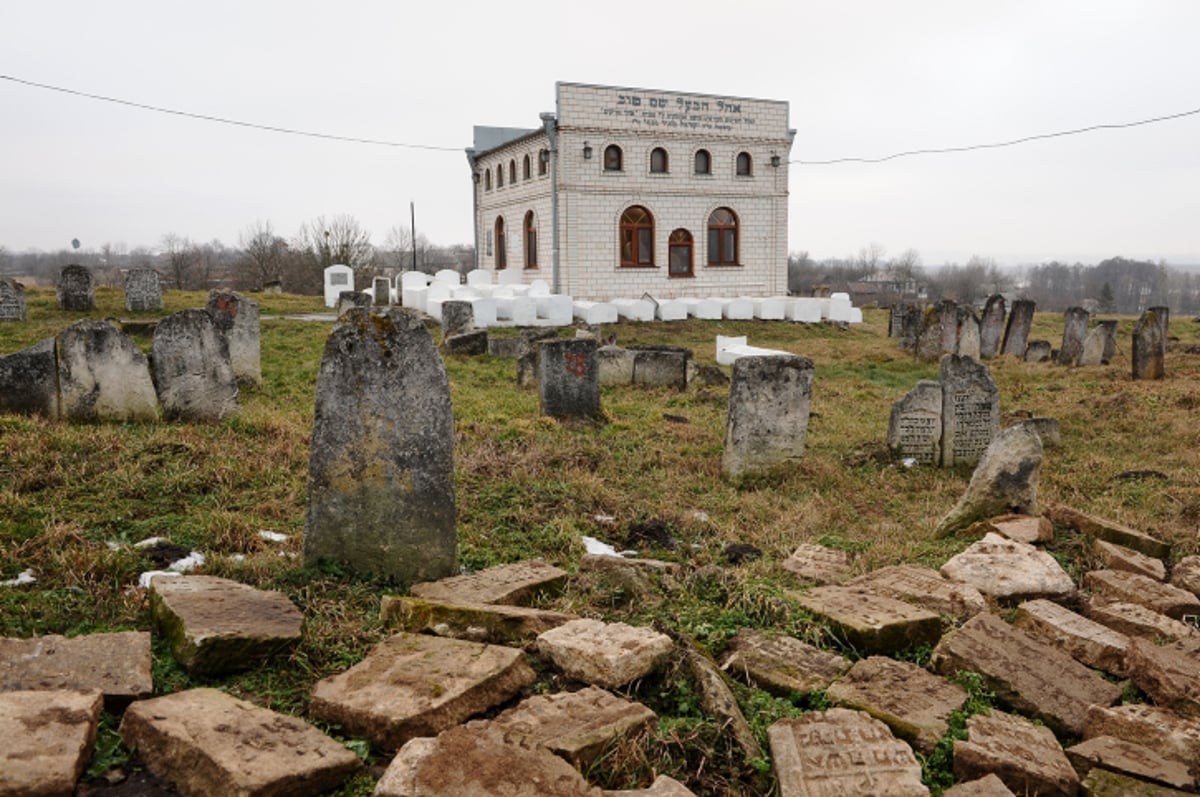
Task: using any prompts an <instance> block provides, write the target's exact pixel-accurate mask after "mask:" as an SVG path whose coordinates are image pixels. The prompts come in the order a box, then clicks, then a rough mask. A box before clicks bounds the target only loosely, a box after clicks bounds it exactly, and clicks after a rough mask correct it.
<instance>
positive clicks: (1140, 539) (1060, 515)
mask: <svg viewBox="0 0 1200 797" xmlns="http://www.w3.org/2000/svg"><path fill="white" fill-rule="evenodd" d="M1043 512H1044V514H1045V515H1046V517H1048V518H1050V519H1051V520H1052V521H1054V522H1055V523H1057V524H1058V525H1060V526H1069V527H1071V528H1073V529H1075V530H1076V531H1078V532H1080V533H1081V534H1086V535H1088V536H1089V537H1095V538H1096V539H1100V540H1107V541H1108V542H1111V543H1115V544H1117V545H1124V546H1125V547H1126V548H1132V549H1133V550H1135V551H1140V552H1141V553H1144V554H1146V556H1154V557H1157V558H1158V559H1164V560H1165V559H1170V558H1171V544H1170V543H1167V542H1163V541H1162V540H1157V539H1155V538H1154V537H1151V536H1150V535H1149V534H1146V533H1145V532H1142V531H1138V530H1137V529H1131V528H1129V527H1128V526H1125V525H1122V524H1121V523H1117V522H1115V521H1112V520H1106V519H1104V518H1099V517H1096V516H1095V515H1088V514H1085V513H1083V512H1080V511H1078V510H1075V509H1071V508H1070V507H1066V506H1051V507H1048V508H1046V509H1044V510H1043Z"/></svg>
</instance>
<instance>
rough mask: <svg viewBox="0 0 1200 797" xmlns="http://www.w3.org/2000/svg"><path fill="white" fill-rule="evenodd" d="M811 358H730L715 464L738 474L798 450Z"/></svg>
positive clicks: (791, 457) (788, 458)
mask: <svg viewBox="0 0 1200 797" xmlns="http://www.w3.org/2000/svg"><path fill="white" fill-rule="evenodd" d="M812 382H813V363H812V360H810V359H808V358H807V357H798V356H796V355H794V354H787V355H767V356H754V357H741V358H739V359H738V360H737V361H736V362H735V363H734V364H733V381H732V383H731V385H730V388H729V414H728V418H727V420H726V423H725V447H724V452H723V454H722V456H721V470H722V471H723V472H724V474H725V475H726V476H727V477H730V478H734V479H737V478H740V477H742V476H743V475H745V474H748V473H751V472H753V471H757V470H763V469H766V468H771V467H774V466H776V465H783V464H785V463H789V462H794V461H796V460H798V459H800V457H801V456H802V455H803V454H804V441H805V437H806V435H807V433H808V415H809V410H810V408H811V405H812Z"/></svg>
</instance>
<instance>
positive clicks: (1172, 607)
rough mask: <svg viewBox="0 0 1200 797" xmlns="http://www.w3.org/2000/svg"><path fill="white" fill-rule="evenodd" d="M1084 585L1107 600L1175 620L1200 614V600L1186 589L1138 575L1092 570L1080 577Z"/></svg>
mask: <svg viewBox="0 0 1200 797" xmlns="http://www.w3.org/2000/svg"><path fill="white" fill-rule="evenodd" d="M1083 584H1084V586H1085V587H1087V588H1088V589H1090V590H1091V591H1092V592H1095V593H1098V594H1100V595H1103V596H1105V597H1106V598H1110V599H1112V600H1117V601H1122V602H1125V603H1136V604H1138V605H1139V606H1145V607H1146V608H1147V609H1151V610H1153V611H1156V612H1162V613H1163V614H1165V615H1167V616H1168V617H1171V618H1174V619H1176V620H1179V619H1182V618H1183V617H1184V616H1185V615H1193V614H1200V598H1197V597H1196V596H1195V595H1194V594H1192V593H1191V592H1188V591H1187V590H1186V589H1180V588H1179V587H1172V586H1171V585H1170V584H1164V583H1162V582H1161V581H1156V580H1155V579H1153V578H1150V577H1149V576H1143V575H1141V574H1139V573H1129V572H1125V571H1122V570H1092V571H1089V572H1087V573H1084V574H1083Z"/></svg>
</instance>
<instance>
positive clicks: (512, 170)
mask: <svg viewBox="0 0 1200 797" xmlns="http://www.w3.org/2000/svg"><path fill="white" fill-rule="evenodd" d="M508 181H509V182H510V183H516V182H517V161H516V159H515V158H514V159H511V160H509V162H508Z"/></svg>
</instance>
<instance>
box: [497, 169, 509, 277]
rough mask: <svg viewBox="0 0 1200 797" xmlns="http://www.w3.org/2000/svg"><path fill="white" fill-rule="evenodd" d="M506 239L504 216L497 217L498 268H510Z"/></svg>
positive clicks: (499, 172)
mask: <svg viewBox="0 0 1200 797" xmlns="http://www.w3.org/2000/svg"><path fill="white" fill-rule="evenodd" d="M503 173H504V170H503V169H500V170H499V171H498V172H497V174H503ZM505 244H506V241H505V240H504V217H503V216H497V217H496V270H497V271H500V270H501V269H505V268H508V247H507V246H506V245H505Z"/></svg>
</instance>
